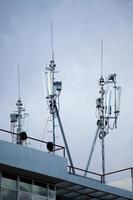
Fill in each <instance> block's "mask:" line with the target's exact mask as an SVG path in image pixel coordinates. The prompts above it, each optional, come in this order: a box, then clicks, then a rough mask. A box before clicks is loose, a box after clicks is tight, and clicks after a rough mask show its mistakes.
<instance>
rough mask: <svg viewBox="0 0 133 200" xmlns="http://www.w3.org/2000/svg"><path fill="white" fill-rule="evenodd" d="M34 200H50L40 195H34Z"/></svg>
mask: <svg viewBox="0 0 133 200" xmlns="http://www.w3.org/2000/svg"><path fill="white" fill-rule="evenodd" d="M33 200H48V199H47V197H42V196H40V195H38V194H34V195H33Z"/></svg>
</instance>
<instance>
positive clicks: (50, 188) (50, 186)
mask: <svg viewBox="0 0 133 200" xmlns="http://www.w3.org/2000/svg"><path fill="white" fill-rule="evenodd" d="M48 197H49V198H51V199H55V187H54V186H53V185H49V196H48Z"/></svg>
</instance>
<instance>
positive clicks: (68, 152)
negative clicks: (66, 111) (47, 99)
mask: <svg viewBox="0 0 133 200" xmlns="http://www.w3.org/2000/svg"><path fill="white" fill-rule="evenodd" d="M54 107H55V112H56V115H57V119H58V122H59V126H60V130H61V133H62V137H63V140H64V144H65V147H66V151H67V155H68V159H69V162H70V165H71V167H72V172H73V173H74V174H75V170H74V165H73V162H72V158H71V154H70V151H69V147H68V144H67V140H66V137H65V133H64V130H63V126H62V123H61V119H60V115H59V112H58V109H57V106H56V103H55V105H54Z"/></svg>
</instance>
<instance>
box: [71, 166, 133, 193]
mask: <svg viewBox="0 0 133 200" xmlns="http://www.w3.org/2000/svg"><path fill="white" fill-rule="evenodd" d="M74 169H75V171H76V175H79V176H82V177H83V176H84V174H85V172H87V176H84V177H86V178H93V179H95V180H98V181H100V182H101V183H105V184H107V183H108V181H107V177H110V178H111V176H113V175H118V174H120V173H125V172H127V173H128V176H130V178H131V187H132V188H131V191H132V192H133V167H128V168H124V169H120V170H116V171H111V172H108V173H106V174H104V175H103V174H100V173H95V172H91V171H86V170H84V169H81V168H78V167H74ZM68 172H69V173H70V174H73V173H72V167H71V166H68ZM126 175H127V174H126ZM103 177H104V178H105V180H106V181H105V182H104V181H103V180H104V179H103ZM120 177H122V174H121V176H119V178H120ZM115 181H118V179H117V180H116V177H115Z"/></svg>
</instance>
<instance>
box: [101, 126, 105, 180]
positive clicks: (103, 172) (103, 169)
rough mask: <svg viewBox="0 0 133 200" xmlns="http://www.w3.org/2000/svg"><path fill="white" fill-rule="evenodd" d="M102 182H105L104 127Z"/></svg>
mask: <svg viewBox="0 0 133 200" xmlns="http://www.w3.org/2000/svg"><path fill="white" fill-rule="evenodd" d="M102 174H103V176H102V183H105V144H104V129H103V130H102Z"/></svg>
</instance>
